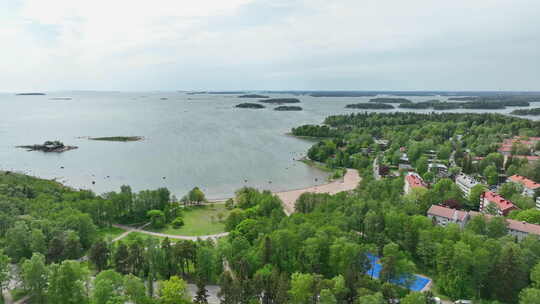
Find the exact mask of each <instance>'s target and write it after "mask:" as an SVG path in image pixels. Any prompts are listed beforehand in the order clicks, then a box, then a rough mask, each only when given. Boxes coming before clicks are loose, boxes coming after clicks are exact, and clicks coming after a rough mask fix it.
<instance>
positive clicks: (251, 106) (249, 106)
mask: <svg viewBox="0 0 540 304" xmlns="http://www.w3.org/2000/svg"><path fill="white" fill-rule="evenodd" d="M235 108H242V109H264V108H265V106H263V105H262V104H258V103H250V102H245V103H241V104H237V105H236V106H235Z"/></svg>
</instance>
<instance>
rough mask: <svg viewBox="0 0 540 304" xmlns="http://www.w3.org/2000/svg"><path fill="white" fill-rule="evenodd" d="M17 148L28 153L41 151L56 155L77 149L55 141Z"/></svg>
mask: <svg viewBox="0 0 540 304" xmlns="http://www.w3.org/2000/svg"><path fill="white" fill-rule="evenodd" d="M17 148H22V149H26V150H27V151H41V152H56V153H62V152H66V151H69V150H74V149H77V148H78V147H76V146H66V145H64V143H63V142H61V141H58V140H54V141H46V142H44V143H43V144H41V145H25V146H17Z"/></svg>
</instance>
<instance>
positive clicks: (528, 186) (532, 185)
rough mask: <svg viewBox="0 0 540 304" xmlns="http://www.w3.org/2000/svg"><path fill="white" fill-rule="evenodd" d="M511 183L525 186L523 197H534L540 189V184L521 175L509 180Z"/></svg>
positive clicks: (511, 177) (513, 176)
mask: <svg viewBox="0 0 540 304" xmlns="http://www.w3.org/2000/svg"><path fill="white" fill-rule="evenodd" d="M508 179H509V180H510V181H511V182H513V183H516V184H520V185H522V186H523V195H525V196H529V197H534V194H535V191H537V190H539V189H540V184H539V183H537V182H535V181H533V180H530V179H528V178H526V177H524V176H521V175H512V176H510V177H509V178H508Z"/></svg>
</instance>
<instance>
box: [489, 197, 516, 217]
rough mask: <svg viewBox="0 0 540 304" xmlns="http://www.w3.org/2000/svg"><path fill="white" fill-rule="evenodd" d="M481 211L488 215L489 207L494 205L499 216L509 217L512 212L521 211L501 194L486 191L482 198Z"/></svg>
mask: <svg viewBox="0 0 540 304" xmlns="http://www.w3.org/2000/svg"><path fill="white" fill-rule="evenodd" d="M480 198H481V200H480V211H481V212H482V213H486V212H487V209H488V206H490V205H492V206H493V207H495V209H496V210H497V214H498V215H504V216H506V215H508V213H510V211H512V210H517V209H519V208H518V207H516V205H514V204H513V203H512V202H511V201H509V200H507V199H505V198H504V197H502V196H500V195H499V194H497V193H495V192H491V191H486V192H484V193H483V194H482V196H481V197H480Z"/></svg>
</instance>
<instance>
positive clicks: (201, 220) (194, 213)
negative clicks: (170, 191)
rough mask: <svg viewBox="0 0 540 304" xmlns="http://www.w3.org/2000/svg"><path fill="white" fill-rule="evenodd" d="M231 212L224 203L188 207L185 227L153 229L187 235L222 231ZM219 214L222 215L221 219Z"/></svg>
mask: <svg viewBox="0 0 540 304" xmlns="http://www.w3.org/2000/svg"><path fill="white" fill-rule="evenodd" d="M229 212H230V211H229V210H227V209H226V208H225V205H224V204H213V205H205V206H193V207H188V208H187V209H185V210H184V226H183V227H181V228H178V229H177V228H174V227H172V226H171V225H167V226H166V227H165V228H162V229H152V230H151V231H155V232H161V233H167V234H175V235H187V236H199V235H209V234H216V233H221V232H224V231H225V223H224V221H225V219H226V218H227V216H228V215H229ZM218 214H221V215H222V220H221V221H220V220H219V215H218Z"/></svg>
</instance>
